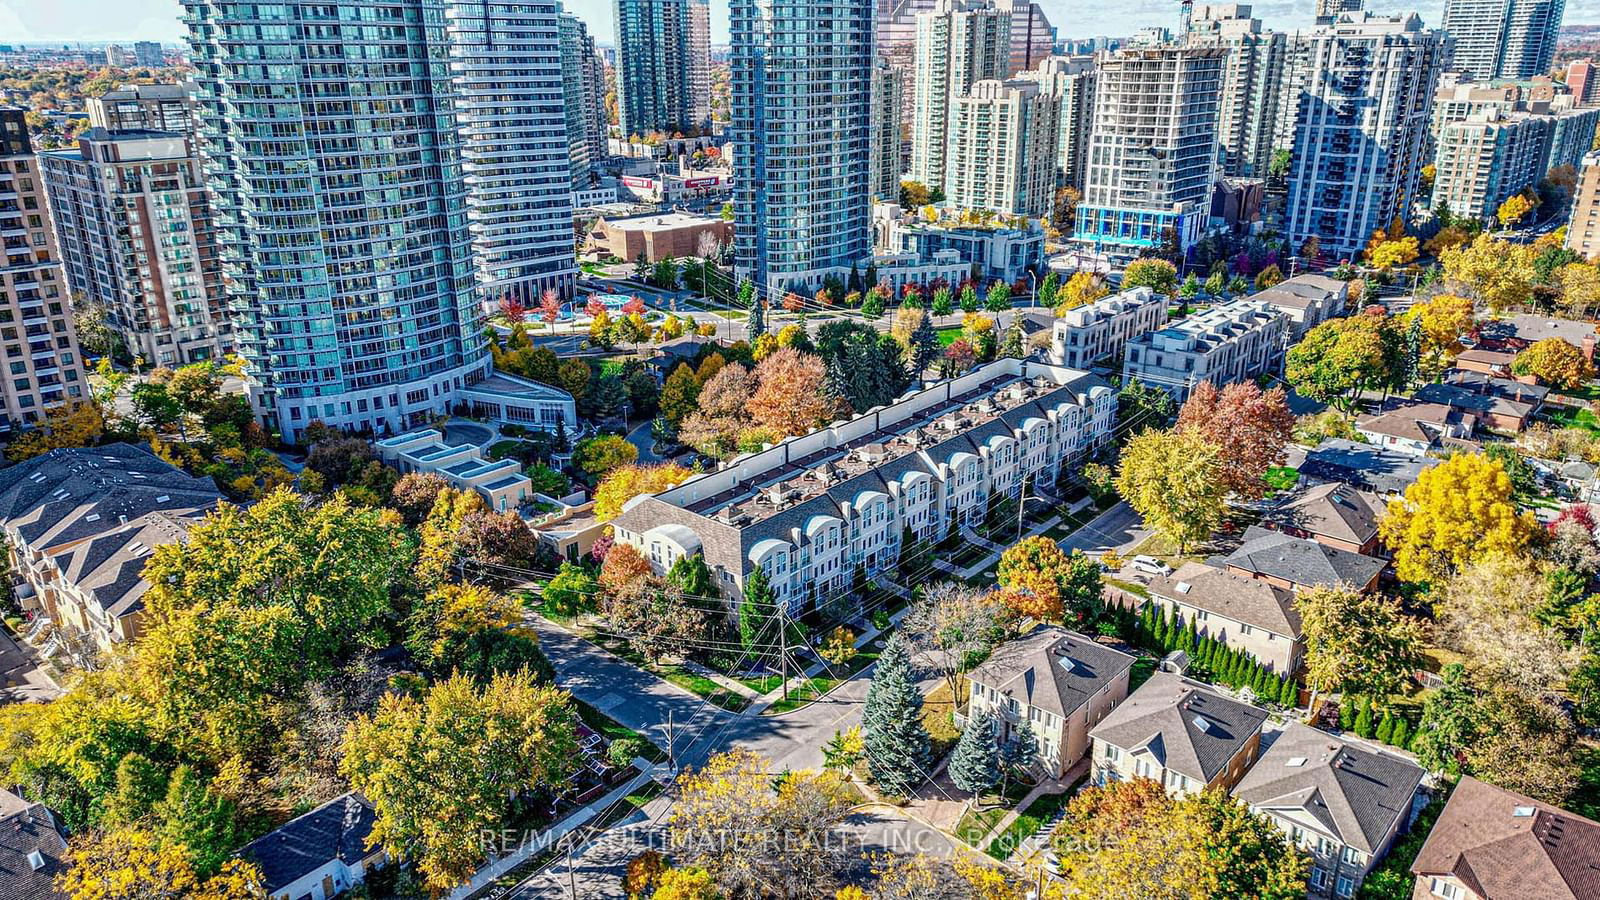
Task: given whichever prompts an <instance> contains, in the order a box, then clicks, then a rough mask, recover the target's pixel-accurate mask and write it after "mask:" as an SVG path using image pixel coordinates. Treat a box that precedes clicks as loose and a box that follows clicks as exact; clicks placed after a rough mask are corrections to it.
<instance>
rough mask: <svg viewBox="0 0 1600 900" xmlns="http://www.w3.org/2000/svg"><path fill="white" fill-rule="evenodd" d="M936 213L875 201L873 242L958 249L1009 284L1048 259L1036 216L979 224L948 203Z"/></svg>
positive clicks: (932, 251)
mask: <svg viewBox="0 0 1600 900" xmlns="http://www.w3.org/2000/svg"><path fill="white" fill-rule="evenodd" d="M937 214H938V216H939V218H938V219H937V220H935V221H931V222H930V221H928V220H927V219H925V218H923V217H922V216H920V215H918V214H917V212H916V211H914V210H912V211H907V210H902V209H901V208H900V206H899V205H898V204H894V203H877V204H874V205H873V207H872V232H873V246H874V247H876V248H877V249H878V252H880V253H890V254H895V253H915V254H917V255H918V256H921V257H922V258H923V259H932V258H934V256H935V255H936V254H938V253H940V252H941V251H944V250H954V251H956V253H958V254H960V256H961V261H962V262H963V263H966V264H967V265H968V266H978V267H979V270H980V274H981V275H982V276H983V278H984V279H985V280H991V281H1004V282H1005V283H1006V284H1011V283H1013V282H1015V281H1016V280H1017V279H1019V278H1022V277H1024V275H1025V273H1027V272H1028V271H1030V270H1033V269H1036V268H1038V267H1039V266H1040V265H1042V264H1043V263H1044V228H1043V227H1042V226H1041V225H1040V224H1039V223H1038V222H1037V221H1033V220H1029V219H1020V218H1015V217H1013V218H1007V219H1003V220H995V221H992V222H990V223H989V224H977V223H975V222H973V221H970V220H969V219H968V218H967V217H964V216H962V214H961V212H960V211H959V210H955V209H952V208H949V207H945V208H943V209H942V210H940V211H939V212H938V213H937Z"/></svg>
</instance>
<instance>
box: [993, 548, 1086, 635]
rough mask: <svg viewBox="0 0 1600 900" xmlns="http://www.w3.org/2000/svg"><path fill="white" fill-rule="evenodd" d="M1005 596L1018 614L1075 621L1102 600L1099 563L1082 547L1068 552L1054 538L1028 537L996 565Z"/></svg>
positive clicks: (1011, 549) (1006, 553)
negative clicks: (1084, 551) (1092, 559)
mask: <svg viewBox="0 0 1600 900" xmlns="http://www.w3.org/2000/svg"><path fill="white" fill-rule="evenodd" d="M996 572H997V579H998V580H999V582H1000V586H1001V587H1003V588H1005V589H1006V591H1005V592H1004V593H1003V595H1002V596H1003V598H1004V599H1005V601H1006V602H1008V603H1009V604H1010V605H1011V606H1012V607H1013V608H1014V609H1015V610H1016V612H1017V613H1018V614H1020V615H1024V616H1031V617H1033V618H1036V619H1051V620H1056V621H1061V620H1062V619H1068V620H1071V621H1073V622H1078V621H1082V620H1083V619H1086V618H1088V617H1090V616H1092V615H1093V614H1094V613H1095V612H1096V611H1097V610H1098V609H1099V604H1100V567H1099V566H1098V565H1096V564H1095V563H1094V562H1092V561H1090V560H1089V559H1088V558H1087V557H1085V556H1084V555H1083V554H1082V553H1081V552H1079V551H1076V550H1075V551H1073V552H1072V554H1071V555H1068V554H1067V552H1066V551H1065V550H1062V549H1061V547H1060V545H1058V544H1057V543H1056V542H1055V541H1053V540H1051V539H1049V538H1047V537H1043V536H1038V537H1030V538H1025V539H1023V540H1021V541H1018V542H1017V543H1015V544H1013V545H1011V546H1010V547H1007V548H1006V552H1004V553H1002V554H1001V555H1000V565H999V566H998V567H997V569H996Z"/></svg>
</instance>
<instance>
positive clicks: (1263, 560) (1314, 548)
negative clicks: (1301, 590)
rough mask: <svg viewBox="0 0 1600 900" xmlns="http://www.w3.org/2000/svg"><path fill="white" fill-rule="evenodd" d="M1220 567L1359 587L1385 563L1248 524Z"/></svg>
mask: <svg viewBox="0 0 1600 900" xmlns="http://www.w3.org/2000/svg"><path fill="white" fill-rule="evenodd" d="M1212 564H1213V565H1216V563H1215V562H1213V563H1212ZM1221 565H1223V566H1233V567H1234V568H1237V569H1242V570H1244V571H1246V572H1250V573H1253V574H1257V575H1266V576H1269V577H1273V578H1281V579H1283V580H1284V581H1288V582H1290V583H1292V584H1297V585H1313V584H1335V583H1338V582H1341V581H1343V582H1348V583H1349V584H1353V585H1355V586H1356V587H1363V586H1365V585H1366V584H1367V583H1368V582H1370V581H1371V580H1372V579H1373V577H1374V576H1375V575H1377V574H1378V573H1379V572H1381V571H1383V567H1384V566H1385V565H1387V563H1385V562H1384V561H1383V560H1381V559H1378V558H1376V557H1372V556H1364V555H1362V554H1360V553H1351V552H1350V551H1348V550H1340V549H1338V548H1337V547H1329V546H1327V545H1326V544H1319V543H1317V542H1316V541H1311V540H1306V539H1305V538H1297V537H1294V536H1293V535H1288V534H1284V533H1283V532H1281V531H1272V530H1271V529H1267V528H1262V527H1261V526H1259V525H1252V526H1250V527H1249V528H1248V529H1246V530H1245V533H1244V543H1242V544H1240V545H1239V549H1237V550H1235V551H1233V552H1232V553H1230V554H1228V556H1226V557H1224V558H1222V560H1221Z"/></svg>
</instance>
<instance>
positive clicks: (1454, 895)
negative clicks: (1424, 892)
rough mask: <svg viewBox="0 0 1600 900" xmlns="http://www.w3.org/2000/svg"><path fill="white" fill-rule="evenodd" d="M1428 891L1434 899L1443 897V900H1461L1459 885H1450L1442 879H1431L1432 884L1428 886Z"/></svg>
mask: <svg viewBox="0 0 1600 900" xmlns="http://www.w3.org/2000/svg"><path fill="white" fill-rule="evenodd" d="M1428 890H1429V892H1431V893H1432V894H1433V895H1434V896H1435V897H1443V898H1445V900H1461V885H1459V884H1451V883H1450V882H1448V881H1446V880H1444V879H1443V878H1435V879H1433V883H1432V884H1431V885H1429V888H1428Z"/></svg>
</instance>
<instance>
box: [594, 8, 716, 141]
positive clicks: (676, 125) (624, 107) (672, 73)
mask: <svg viewBox="0 0 1600 900" xmlns="http://www.w3.org/2000/svg"><path fill="white" fill-rule="evenodd" d="M613 6H614V8H615V10H616V17H617V22H616V24H617V118H618V122H619V124H620V125H621V126H622V136H623V138H624V139H626V138H629V137H634V136H643V135H646V134H649V133H650V132H652V131H664V132H667V133H669V134H670V133H672V132H675V131H685V130H687V129H688V128H689V127H690V126H691V125H698V124H700V123H698V122H695V121H693V120H694V117H695V116H694V85H693V78H694V73H693V66H692V65H691V63H690V59H689V54H690V43H691V42H690V31H691V28H690V22H689V0H616V2H615V4H613ZM706 50H707V52H709V51H710V47H709V45H708V46H707V48H706ZM708 100H709V98H708Z"/></svg>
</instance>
